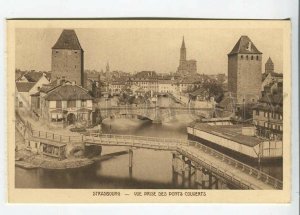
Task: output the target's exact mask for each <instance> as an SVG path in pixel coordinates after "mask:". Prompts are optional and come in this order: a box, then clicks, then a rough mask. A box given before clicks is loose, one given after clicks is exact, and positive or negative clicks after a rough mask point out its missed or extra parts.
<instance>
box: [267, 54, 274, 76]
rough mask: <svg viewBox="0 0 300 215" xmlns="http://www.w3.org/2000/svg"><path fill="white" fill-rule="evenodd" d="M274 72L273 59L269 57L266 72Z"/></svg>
mask: <svg viewBox="0 0 300 215" xmlns="http://www.w3.org/2000/svg"><path fill="white" fill-rule="evenodd" d="M273 72H274V63H273V61H272V59H271V58H270V57H269V59H268V60H267V62H266V64H265V73H266V74H269V73H273Z"/></svg>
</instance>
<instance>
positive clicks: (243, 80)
mask: <svg viewBox="0 0 300 215" xmlns="http://www.w3.org/2000/svg"><path fill="white" fill-rule="evenodd" d="M261 79H262V53H261V52H260V51H259V50H258V49H257V48H256V47H255V45H254V44H253V42H252V41H251V40H250V38H249V37H248V36H241V37H240V39H239V40H238V42H237V43H236V44H235V46H234V47H233V49H232V51H231V52H230V53H229V54H228V91H229V92H230V93H231V94H232V96H233V97H235V98H236V99H237V103H238V104H243V103H252V102H257V100H258V99H259V97H260V90H261Z"/></svg>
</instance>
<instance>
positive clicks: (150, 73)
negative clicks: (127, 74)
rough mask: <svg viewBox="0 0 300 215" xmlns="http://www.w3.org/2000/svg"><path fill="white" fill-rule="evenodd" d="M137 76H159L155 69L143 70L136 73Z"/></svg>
mask: <svg viewBox="0 0 300 215" xmlns="http://www.w3.org/2000/svg"><path fill="white" fill-rule="evenodd" d="M134 77H135V78H158V76H157V74H156V72H155V71H141V72H138V73H137V74H135V75H134Z"/></svg>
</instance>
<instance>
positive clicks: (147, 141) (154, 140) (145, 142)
mask: <svg viewBox="0 0 300 215" xmlns="http://www.w3.org/2000/svg"><path fill="white" fill-rule="evenodd" d="M85 138H86V140H90V141H109V142H121V143H123V144H122V145H128V146H137V147H138V146H143V147H149V148H165V149H170V150H176V147H177V146H178V144H180V142H181V141H180V140H178V139H175V138H159V137H147V136H133V135H116V134H101V135H99V133H90V134H89V136H85Z"/></svg>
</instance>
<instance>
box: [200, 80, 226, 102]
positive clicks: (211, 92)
mask: <svg viewBox="0 0 300 215" xmlns="http://www.w3.org/2000/svg"><path fill="white" fill-rule="evenodd" d="M202 87H203V88H204V89H205V90H206V91H207V92H208V96H209V97H214V99H215V101H216V102H220V101H221V100H222V98H223V96H224V91H223V88H222V85H221V84H219V83H217V82H215V81H212V82H205V83H204V84H203V85H202Z"/></svg>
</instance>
